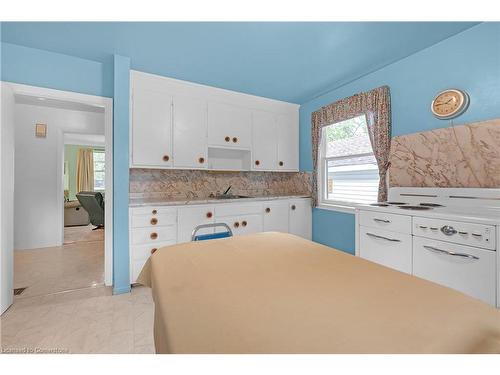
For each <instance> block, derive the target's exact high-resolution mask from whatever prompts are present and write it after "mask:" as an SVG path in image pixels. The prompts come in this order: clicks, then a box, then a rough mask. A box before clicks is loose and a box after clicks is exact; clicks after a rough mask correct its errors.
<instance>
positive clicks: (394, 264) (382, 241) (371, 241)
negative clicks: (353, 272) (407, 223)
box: [359, 226, 412, 274]
mask: <svg viewBox="0 0 500 375" xmlns="http://www.w3.org/2000/svg"><path fill="white" fill-rule="evenodd" d="M359 245H360V246H359V255H360V257H361V258H364V259H367V260H370V261H372V262H375V263H378V264H382V265H384V266H387V267H390V268H394V269H396V270H398V271H402V272H406V273H409V274H411V270H412V241H411V235H410V234H404V233H395V232H391V231H387V230H383V229H377V228H369V227H364V226H360V227H359Z"/></svg>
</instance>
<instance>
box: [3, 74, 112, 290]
mask: <svg viewBox="0 0 500 375" xmlns="http://www.w3.org/2000/svg"><path fill="white" fill-rule="evenodd" d="M9 85H10V86H11V87H12V92H13V97H14V101H13V102H14V108H13V113H14V116H13V118H14V119H13V126H14V185H15V189H14V202H13V212H12V217H13V223H14V228H13V229H14V238H13V255H14V256H13V258H14V261H13V267H12V268H13V269H12V273H13V288H14V289H18V288H25V289H24V291H23V292H22V294H21V295H19V296H18V297H15V298H26V297H33V296H40V295H46V294H52V293H59V292H63V291H68V290H75V289H83V288H89V287H97V286H102V285H108V286H109V285H111V284H112V267H111V265H112V101H111V99H109V98H103V97H96V96H91V95H84V94H78V93H72V92H65V91H59V90H51V89H45V88H39V87H33V86H25V85H17V84H9Z"/></svg>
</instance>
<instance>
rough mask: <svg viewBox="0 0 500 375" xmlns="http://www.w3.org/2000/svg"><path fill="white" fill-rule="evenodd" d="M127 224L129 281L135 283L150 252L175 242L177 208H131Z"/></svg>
mask: <svg viewBox="0 0 500 375" xmlns="http://www.w3.org/2000/svg"><path fill="white" fill-rule="evenodd" d="M129 226H130V234H129V243H130V282H131V283H135V282H136V280H137V277H138V276H139V273H140V272H141V270H142V267H143V266H144V263H146V261H147V260H148V258H149V256H150V255H151V254H152V253H154V252H155V251H157V250H158V249H160V248H162V247H164V246H169V245H173V244H175V243H177V209H176V208H172V207H161V208H156V207H136V208H131V209H130V219H129Z"/></svg>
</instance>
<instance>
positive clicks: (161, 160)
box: [132, 88, 172, 167]
mask: <svg viewBox="0 0 500 375" xmlns="http://www.w3.org/2000/svg"><path fill="white" fill-rule="evenodd" d="M132 95H133V96H132V164H133V165H134V166H138V167H143V166H144V167H171V166H172V96H171V95H169V94H166V93H164V92H160V91H154V90H147V89H143V88H140V89H139V88H138V89H135V90H134V91H133V94H132Z"/></svg>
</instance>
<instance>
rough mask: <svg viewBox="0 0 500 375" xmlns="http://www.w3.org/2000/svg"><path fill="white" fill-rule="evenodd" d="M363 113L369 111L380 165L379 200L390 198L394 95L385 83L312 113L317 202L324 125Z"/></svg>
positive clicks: (314, 201) (315, 203)
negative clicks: (390, 152)
mask: <svg viewBox="0 0 500 375" xmlns="http://www.w3.org/2000/svg"><path fill="white" fill-rule="evenodd" d="M362 114H365V115H366V118H367V123H368V133H369V135H370V140H371V143H372V147H373V153H374V155H375V158H376V159H377V164H378V169H379V176H380V182H379V190H378V200H379V201H385V200H386V199H387V183H386V175H387V169H388V168H389V151H390V147H391V99H390V90H389V87H388V86H382V87H379V88H376V89H373V90H371V91H368V92H362V93H359V94H356V95H353V96H351V97H348V98H345V99H342V100H339V101H338V102H335V103H332V104H329V105H327V106H325V107H322V108H321V109H319V110H317V111H315V112H313V113H312V116H311V125H312V128H311V136H312V153H313V155H312V157H313V167H314V173H313V186H312V187H313V204H314V206H316V205H317V203H318V196H317V195H318V181H317V175H318V160H319V145H320V144H321V134H322V128H323V126H326V125H331V124H333V123H336V122H340V121H344V120H348V119H351V118H353V117H356V116H360V115H362Z"/></svg>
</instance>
